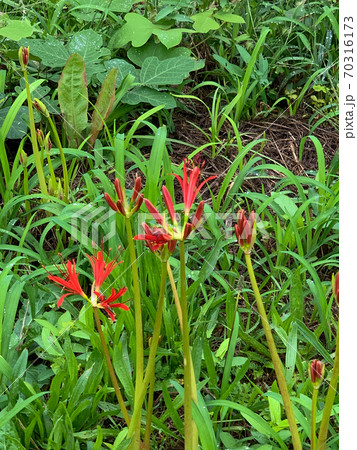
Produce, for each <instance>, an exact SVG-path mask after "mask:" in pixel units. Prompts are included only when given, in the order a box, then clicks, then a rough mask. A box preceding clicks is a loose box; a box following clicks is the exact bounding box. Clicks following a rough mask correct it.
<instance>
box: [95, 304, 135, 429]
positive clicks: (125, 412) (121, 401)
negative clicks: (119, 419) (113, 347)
mask: <svg viewBox="0 0 357 450" xmlns="http://www.w3.org/2000/svg"><path fill="white" fill-rule="evenodd" d="M93 313H94V319H95V323H96V327H97V330H98V333H99V337H100V342H101V344H102V350H103V352H104V356H105V360H106V362H107V367H108V371H109V375H110V379H111V380H112V384H113V387H114V391H115V395H116V397H117V399H118V403H119V405H120V409H121V411H122V413H123V416H124V419H125V422H126V424H127V425H128V426H129V425H130V417H129V414H128V410H127V409H126V406H125V402H124V399H123V396H122V395H121V391H120V387H119V384H118V380H117V376H116V374H115V371H114V367H113V364H112V361H111V359H110V355H109V350H108V347H107V343H106V341H105V337H104V334H103V330H102V324H101V322H100V318H99V312H98V308H97V307H95V306H93Z"/></svg>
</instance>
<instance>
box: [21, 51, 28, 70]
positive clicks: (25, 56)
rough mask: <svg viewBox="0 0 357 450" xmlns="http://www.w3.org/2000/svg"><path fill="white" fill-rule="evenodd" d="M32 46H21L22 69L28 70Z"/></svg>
mask: <svg viewBox="0 0 357 450" xmlns="http://www.w3.org/2000/svg"><path fill="white" fill-rule="evenodd" d="M29 56H30V47H25V48H23V47H20V48H19V62H20V66H21V69H22V70H26V68H27V64H28V63H29Z"/></svg>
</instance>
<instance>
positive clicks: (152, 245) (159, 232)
mask: <svg viewBox="0 0 357 450" xmlns="http://www.w3.org/2000/svg"><path fill="white" fill-rule="evenodd" d="M142 227H143V228H144V231H145V234H138V235H137V236H135V237H134V239H135V240H136V241H145V242H146V245H147V246H148V247H149V249H150V250H151V251H152V252H153V253H155V252H157V251H158V250H161V249H162V248H163V247H164V245H166V244H167V248H168V250H169V252H170V254H171V253H173V251H174V250H175V247H176V242H177V241H176V240H175V239H173V237H172V235H171V234H168V233H166V232H165V230H164V229H163V228H158V227H153V228H150V227H149V225H147V224H146V223H143V224H142Z"/></svg>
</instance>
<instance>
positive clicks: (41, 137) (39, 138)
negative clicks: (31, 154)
mask: <svg viewBox="0 0 357 450" xmlns="http://www.w3.org/2000/svg"><path fill="white" fill-rule="evenodd" d="M37 142H38V145H39V146H40V148H44V146H45V136H44V134H43V131H42V130H39V129H38V128H37Z"/></svg>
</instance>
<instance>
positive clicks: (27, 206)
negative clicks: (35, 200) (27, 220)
mask: <svg viewBox="0 0 357 450" xmlns="http://www.w3.org/2000/svg"><path fill="white" fill-rule="evenodd" d="M24 195H29V175H28V171H27V167H24ZM25 210H26V212H29V211H30V202H29V201H28V200H25Z"/></svg>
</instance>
